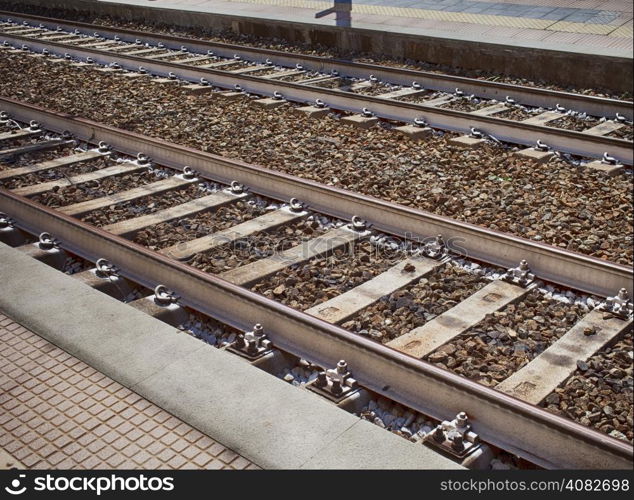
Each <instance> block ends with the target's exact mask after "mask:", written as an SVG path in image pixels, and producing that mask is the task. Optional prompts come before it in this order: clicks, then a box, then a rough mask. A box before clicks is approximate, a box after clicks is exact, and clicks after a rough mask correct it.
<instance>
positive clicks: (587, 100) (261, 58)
mask: <svg viewBox="0 0 634 500" xmlns="http://www.w3.org/2000/svg"><path fill="white" fill-rule="evenodd" d="M0 16H1V17H4V18H5V19H6V18H12V19H14V20H18V21H26V22H31V23H38V24H43V25H44V26H45V27H47V28H50V29H56V28H57V26H60V27H61V28H62V29H65V30H68V31H73V30H75V29H77V30H79V31H80V32H81V34H85V35H93V33H95V32H98V33H99V34H100V35H101V36H106V37H114V36H115V35H116V36H119V37H120V38H121V40H122V41H126V42H134V41H136V40H137V39H139V40H141V41H142V42H143V43H149V44H151V45H157V44H158V43H159V42H160V43H163V44H164V45H165V47H166V48H171V49H175V50H178V49H180V47H181V46H186V47H188V48H189V49H190V51H200V52H203V53H206V52H207V51H208V50H213V52H214V53H215V54H216V55H218V56H221V57H227V58H232V57H233V56H234V55H235V54H238V55H240V56H241V57H242V58H243V59H245V60H248V61H253V62H260V63H264V62H265V61H266V60H267V59H269V60H271V61H272V62H273V63H274V64H276V65H279V66H295V65H296V64H301V65H302V66H304V67H305V68H306V69H308V70H310V71H318V72H320V73H331V72H332V71H337V72H339V74H340V75H342V76H348V77H352V78H361V79H367V78H368V77H369V76H370V75H374V76H376V77H377V78H378V79H379V80H381V81H384V82H388V83H393V84H397V85H404V86H409V85H411V84H412V82H414V81H416V82H418V83H420V84H421V85H422V86H423V87H424V88H428V89H431V90H439V91H443V92H453V91H454V90H455V89H456V87H459V88H460V89H461V90H463V91H464V92H465V93H467V94H475V95H476V96H478V97H484V98H487V99H497V100H504V99H505V98H506V96H510V97H512V98H514V99H515V100H516V101H517V102H519V103H522V104H525V105H528V106H536V107H543V108H553V107H554V106H555V105H556V104H560V105H562V106H564V107H565V108H567V109H573V110H575V111H585V112H586V113H588V114H590V115H595V116H604V115H606V116H610V117H613V116H615V115H616V113H619V114H621V115H623V116H625V117H627V118H628V120H632V117H633V115H634V112H633V109H634V107H633V103H632V102H629V101H621V100H618V99H610V98H605V97H596V96H586V95H583V94H575V93H570V92H562V91H557V90H549V89H542V88H537V87H527V86H522V85H515V84H509V83H499V82H491V81H487V80H478V79H475V78H467V77H462V76H453V75H447V74H442V73H433V72H430V71H421V70H411V69H406V68H398V67H390V66H382V65H378V64H370V63H362V62H352V61H346V60H342V59H336V58H328V57H320V56H314V55H307V54H306V55H305V54H297V53H292V52H284V51H278V50H272V49H265V48H258V47H248V46H244V45H236V44H229V43H220V42H211V41H206V40H199V39H195V38H188V37H183V36H174V35H166V34H160V33H150V32H146V31H137V30H130V29H124V28H112V27H107V26H101V25H98V24H89V23H82V22H75V21H72V22H71V21H68V20H65V19H56V18H48V17H42V16H33V15H25V14H16V13H14V12H8V11H0Z"/></svg>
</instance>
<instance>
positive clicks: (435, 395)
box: [0, 189, 633, 469]
mask: <svg viewBox="0 0 634 500" xmlns="http://www.w3.org/2000/svg"><path fill="white" fill-rule="evenodd" d="M0 210H2V211H3V212H5V213H7V214H10V215H11V217H12V218H14V219H15V220H16V221H17V223H18V226H19V227H21V228H23V229H24V230H27V231H30V232H34V233H38V232H41V231H48V232H50V233H51V234H53V235H54V236H55V237H56V238H57V239H59V240H60V241H61V242H62V244H63V246H64V248H66V249H67V250H69V251H71V252H73V253H75V254H77V255H79V256H81V257H83V258H86V259H88V260H91V261H93V262H94V261H95V260H96V259H98V258H102V257H103V258H106V259H108V260H110V261H111V262H113V263H114V264H115V265H116V266H117V267H118V268H120V269H121V271H122V274H123V275H124V276H126V277H128V278H129V279H131V280H133V281H136V282H138V283H140V284H142V285H145V286H147V287H150V288H152V287H154V286H155V285H156V284H157V283H158V282H159V281H160V283H162V284H164V285H166V286H167V287H168V288H170V289H172V290H174V291H175V292H176V293H178V294H179V295H180V296H181V297H182V303H183V304H184V305H187V306H189V307H192V308H194V309H196V310H199V311H201V312H203V313H205V314H208V315H210V316H212V317H215V318H217V319H218V320H220V321H222V322H225V323H227V324H229V325H231V326H234V327H236V328H240V329H247V328H250V327H251V326H252V325H253V324H255V323H261V324H262V325H264V327H265V329H266V331H267V334H268V335H269V337H270V338H271V340H272V341H273V343H274V344H275V345H276V346H278V347H279V348H281V349H283V350H286V351H288V352H291V353H292V354H294V355H297V356H301V357H303V358H306V359H308V360H310V361H313V362H315V363H317V364H320V365H322V366H334V364H335V363H336V362H337V361H338V360H339V359H342V358H343V359H346V360H347V362H348V365H349V366H350V368H351V370H352V371H353V373H354V376H355V378H356V379H357V380H358V381H359V383H360V384H361V385H363V386H365V387H367V388H369V389H371V390H373V391H376V392H378V393H380V394H383V395H385V396H386V397H389V398H391V399H394V400H395V401H398V402H400V403H402V404H405V405H407V406H409V407H412V408H414V409H416V410H418V411H421V412H423V413H424V414H427V415H430V416H432V417H434V418H438V419H441V420H442V419H447V418H449V417H453V416H454V415H455V414H456V413H458V412H460V411H465V412H467V414H468V415H469V417H470V419H471V422H472V423H473V426H474V430H475V431H476V432H478V433H479V434H480V436H481V438H482V439H483V440H485V441H487V442H490V443H493V444H494V445H496V446H499V447H501V448H502V449H505V450H508V451H510V452H512V453H515V454H517V455H519V456H521V457H524V458H526V459H528V460H531V461H533V462H535V463H537V464H539V465H541V466H543V467H547V468H577V469H579V468H582V469H586V468H590V469H630V468H631V467H632V458H633V457H632V453H633V451H632V447H631V446H630V445H629V444H628V443H625V442H623V441H618V440H616V439H614V438H611V437H609V436H607V435H605V434H602V433H599V432H598V431H595V430H591V429H588V428H586V427H583V426H581V425H580V424H577V423H574V422H571V421H568V420H565V419H563V418H561V417H558V416H556V415H553V414H551V413H548V412H547V411H545V410H543V409H540V408H538V407H535V406H532V405H530V404H527V403H524V402H522V401H520V400H518V399H515V398H513V397H510V396H508V395H505V394H503V393H501V392H498V391H495V390H493V389H490V388H488V387H485V386H482V385H479V384H476V383H475V382H472V381H469V380H467V379H465V378H462V377H460V376H457V375H455V374H453V373H450V372H448V371H445V370H441V369H439V368H437V367H435V366H433V365H431V364H428V363H426V362H423V361H420V360H417V359H414V358H410V357H408V356H405V355H403V354H401V353H399V352H397V351H395V350H392V349H389V348H387V347H385V346H382V345H380V344H377V343H375V342H372V341H370V340H368V339H365V338H363V337H361V336H359V335H355V334H353V333H351V332H348V331H346V330H343V329H341V328H339V327H337V326H334V325H332V324H329V323H326V322H324V321H321V320H319V319H317V318H314V317H312V316H309V315H307V314H305V313H302V312H299V311H295V310H294V309H291V308H289V307H287V306H284V305H282V304H278V303H276V302H274V301H271V300H270V299H267V298H265V297H263V296H260V295H258V294H256V293H253V292H251V291H249V290H246V289H243V288H240V287H238V286H235V285H232V284H230V283H228V282H226V281H224V280H222V279H220V278H217V277H215V276H213V275H210V274H207V273H204V272H202V271H200V270H197V269H195V268H192V267H189V266H187V265H185V264H182V263H180V262H177V261H175V260H171V259H169V258H167V257H165V256H162V255H160V254H158V253H156V252H153V251H151V250H148V249H145V248H143V247H141V246H139V245H137V244H135V243H132V242H130V241H127V240H125V239H123V238H121V237H118V236H115V235H112V234H109V233H106V232H105V231H103V230H101V229H98V228H95V227H92V226H90V225H88V224H85V223H83V222H81V221H79V220H77V219H73V218H71V217H68V216H65V215H63V214H61V213H59V212H57V211H55V210H53V209H50V208H48V207H45V206H42V205H39V204H37V203H35V202H33V201H31V200H28V199H25V198H21V197H19V196H17V195H14V194H13V193H10V192H8V191H6V190H4V189H0ZM236 311H240V314H236V313H235V312H236Z"/></svg>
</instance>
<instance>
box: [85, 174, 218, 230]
mask: <svg viewBox="0 0 634 500" xmlns="http://www.w3.org/2000/svg"><path fill="white" fill-rule="evenodd" d="M210 193H211V192H210V191H208V190H205V188H204V185H202V184H190V185H189V186H187V187H185V188H181V189H175V190H172V191H168V192H166V193H161V194H160V195H158V196H156V195H153V196H144V197H143V198H139V199H137V200H132V201H128V202H126V203H117V204H116V205H112V206H110V207H107V208H104V209H102V210H96V211H94V212H90V213H88V214H87V215H86V216H84V217H83V218H82V220H83V221H84V222H88V223H90V224H93V225H95V226H97V227H101V226H107V225H108V224H114V223H115V222H121V221H124V220H128V219H132V218H133V217H141V216H142V215H148V214H152V213H154V212H158V211H159V210H164V209H167V208H171V207H174V206H176V205H180V204H182V203H186V202H188V201H191V200H195V199H197V198H201V197H202V196H206V195H208V194H210Z"/></svg>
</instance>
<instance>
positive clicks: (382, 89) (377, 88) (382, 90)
mask: <svg viewBox="0 0 634 500" xmlns="http://www.w3.org/2000/svg"><path fill="white" fill-rule="evenodd" d="M396 88H398V87H396ZM394 89H395V87H394V85H387V84H384V83H375V84H373V85H372V86H370V87H364V88H361V89H359V90H357V91H354V93H355V94H363V95H369V96H377V95H381V94H387V93H388V92H392V91H393V90H394Z"/></svg>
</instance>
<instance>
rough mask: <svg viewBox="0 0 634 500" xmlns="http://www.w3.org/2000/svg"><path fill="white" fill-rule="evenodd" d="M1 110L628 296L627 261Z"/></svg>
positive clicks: (80, 123) (110, 130) (568, 282)
mask: <svg viewBox="0 0 634 500" xmlns="http://www.w3.org/2000/svg"><path fill="white" fill-rule="evenodd" d="M0 109H2V110H4V111H7V112H9V113H10V114H11V115H12V116H13V117H14V118H16V119H19V120H22V121H25V122H28V121H30V120H32V119H35V120H37V121H38V122H40V123H43V124H45V125H46V127H48V128H49V129H50V130H54V131H57V132H63V131H65V130H68V131H70V132H71V133H72V134H74V136H75V137H77V138H79V139H81V140H85V141H88V142H98V141H100V140H103V141H105V142H107V143H108V144H110V145H112V146H113V147H114V148H115V149H117V150H119V151H121V152H123V153H128V154H132V155H136V154H137V153H138V152H140V151H141V152H145V151H151V152H152V157H153V159H154V161H156V162H157V163H159V164H163V165H165V166H168V167H172V168H176V169H180V168H182V165H185V164H186V165H189V166H191V167H192V168H194V169H195V170H196V171H198V172H200V173H201V174H202V175H203V176H205V177H207V178H209V179H211V180H214V181H217V182H223V183H226V184H229V183H231V181H234V180H236V181H238V182H240V183H241V184H243V185H245V186H249V187H250V188H251V190H252V191H253V192H254V193H257V194H261V195H264V196H268V197H271V198H274V199H278V200H285V201H286V200H288V199H289V198H290V197H296V198H298V199H301V200H302V201H303V202H305V203H307V204H308V205H309V206H310V207H311V208H312V209H314V210H316V211H319V212H322V213H324V214H327V215H331V216H335V217H340V218H344V219H350V217H351V216H352V215H358V216H360V217H362V218H364V219H366V220H368V221H371V222H372V223H373V224H374V226H375V228H376V229H378V230H381V231H384V232H387V233H390V234H395V235H398V236H401V237H408V238H409V239H418V240H424V239H425V238H428V237H431V236H435V235H437V234H443V237H444V238H445V240H446V241H449V242H451V244H452V249H453V250H454V251H455V252H457V253H460V254H463V255H465V256H467V257H469V258H472V259H475V260H479V261H483V262H486V263H488V264H492V265H496V266H500V267H503V268H508V267H511V266H516V265H517V263H518V262H520V261H521V260H523V259H525V260H527V261H528V262H529V264H530V266H531V269H532V270H533V272H534V273H535V274H536V275H537V276H538V277H539V278H541V279H543V280H545V281H550V282H553V283H557V284H560V285H563V286H565V287H570V288H573V289H575V290H580V291H584V292H588V293H592V294H596V295H601V296H611V295H614V294H615V293H616V291H618V290H619V289H621V288H626V289H627V290H628V291H629V292H630V294H632V288H633V286H632V281H633V277H634V273H633V271H632V269H631V268H630V267H628V266H624V265H620V264H615V263H611V262H607V261H604V260H601V259H596V258H593V257H589V256H587V255H582V254H579V253H574V252H570V251H568V250H564V249H560V248H557V247H553V246H550V245H546V244H544V243H540V242H536V241H532V240H527V239H524V238H520V237H517V236H513V235H509V234H505V233H500V232H496V231H492V230H489V229H486V228H483V227H479V226H475V225H473V224H469V223H465V222H461V221H457V220H454V219H450V218H448V217H443V216H440V215H436V214H432V213H429V212H425V211H422V210H417V209H413V208H410V207H405V206H402V205H398V204H395V203H391V202H388V201H385V200H380V199H377V198H373V197H369V196H364V195H360V194H358V193H354V192H351V191H346V190H343V189H339V188H335V187H332V186H326V185H323V184H319V183H317V182H314V181H310V180H306V179H301V178H298V177H294V176H292V175H289V174H285V173H281V172H277V171H274V170H270V169H267V168H264V167H260V166H256V165H250V164H247V163H244V162H241V161H238V160H233V159H227V158H223V157H221V156H217V155H213V154H211V153H206V152H203V151H199V150H195V149H192V148H189V147H186V146H181V145H176V144H172V143H169V142H166V141H164V140H161V139H158V138H152V137H147V136H143V135H140V134H136V133H134V132H128V131H125V130H121V129H117V128H115V127H111V126H108V125H103V124H100V123H97V122H94V121H91V120H86V119H83V118H77V117H73V116H71V115H68V114H64V113H56V112H52V111H49V110H46V109H43V108H42V107H39V106H35V105H32V104H25V103H21V102H19V101H16V100H14V99H9V98H0Z"/></svg>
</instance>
